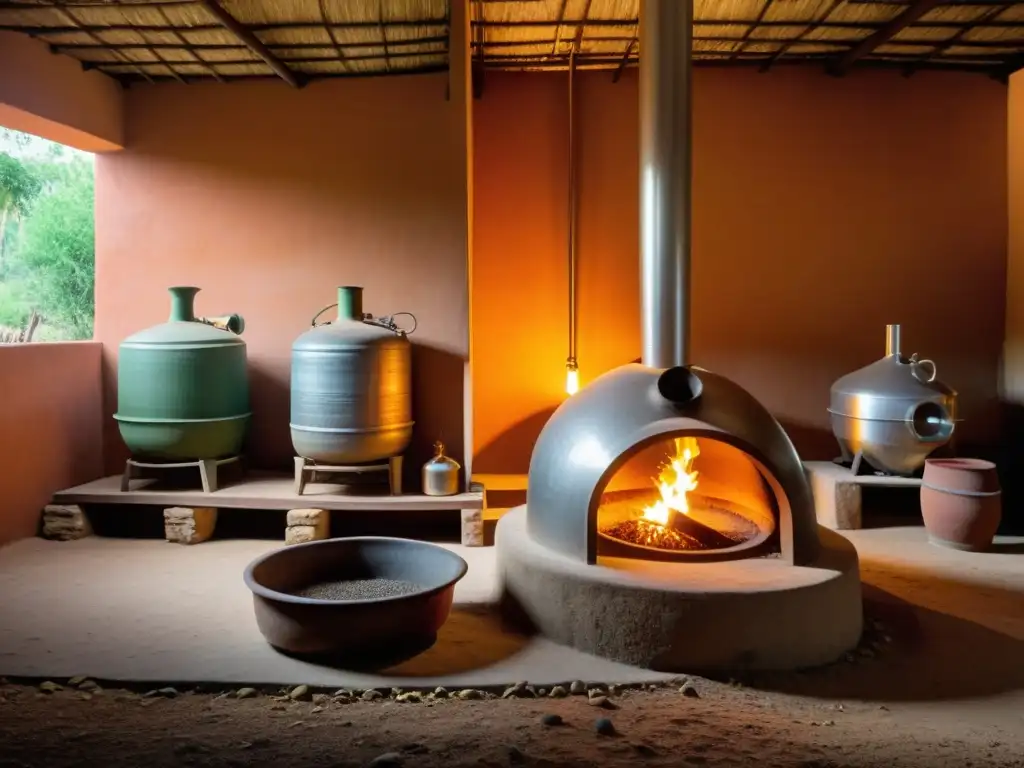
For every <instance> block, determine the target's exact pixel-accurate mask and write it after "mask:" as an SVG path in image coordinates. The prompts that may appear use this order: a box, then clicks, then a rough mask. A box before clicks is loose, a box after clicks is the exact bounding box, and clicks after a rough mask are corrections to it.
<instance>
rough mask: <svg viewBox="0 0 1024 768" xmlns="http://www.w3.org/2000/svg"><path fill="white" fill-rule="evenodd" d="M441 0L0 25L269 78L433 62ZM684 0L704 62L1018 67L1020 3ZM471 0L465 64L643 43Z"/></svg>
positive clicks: (610, 3) (170, 6)
mask: <svg viewBox="0 0 1024 768" xmlns="http://www.w3.org/2000/svg"><path fill="white" fill-rule="evenodd" d="M452 1H453V0H216V4H217V6H219V7H220V8H221V9H222V11H223V12H224V13H226V14H228V15H230V17H231V18H232V19H234V20H235V22H236V23H237V26H236V28H235V29H232V28H229V27H226V26H225V24H224V23H223V19H222V18H220V16H219V14H218V13H217V12H216V11H211V10H210V7H211V3H212V2H213V0H0V30H8V31H11V30H13V31H21V32H23V33H25V34H29V35H31V36H34V37H37V38H38V39H39V40H41V41H42V42H44V43H46V44H48V45H49V46H50V47H51V50H53V51H54V52H55V53H57V54H59V55H67V56H72V57H74V58H77V59H79V60H80V61H81V62H82V63H83V66H87V67H89V68H93V69H99V70H100V71H103V72H105V73H107V74H109V75H111V76H113V77H117V78H119V79H123V80H125V81H135V80H140V79H149V80H154V81H155V80H161V81H162V80H165V79H172V78H174V77H176V76H177V77H180V78H181V79H187V80H188V81H189V82H191V81H195V80H202V79H208V78H217V79H219V80H227V79H230V78H232V77H272V76H274V72H275V68H276V69H278V70H281V71H283V72H285V74H286V75H287V74H288V73H289V72H292V73H294V74H295V79H296V82H297V83H299V84H301V82H300V81H305V80H308V79H315V78H317V77H321V76H322V77H335V76H339V77H340V76H371V75H385V74H402V73H418V72H427V71H441V70H443V69H444V68H445V67H446V66H447V63H448V45H449V42H448V36H449V32H450V30H449V21H448V20H449V17H450V10H451V9H450V3H451V2H452ZM681 1H682V0H681ZM693 1H694V57H695V59H697V60H698V61H700V62H704V63H710V64H714V65H723V66H724V65H736V66H750V65H757V66H761V67H762V68H767V67H770V66H774V65H776V64H780V63H785V64H791V63H797V62H805V63H810V64H813V65H815V66H820V65H823V64H824V65H827V68H829V69H830V71H832V72H833V73H838V74H841V73H842V72H845V71H846V70H848V69H850V68H854V67H857V66H861V65H863V66H871V67H877V66H896V67H899V68H900V69H903V70H907V69H908V67H909V69H910V70H913V69H915V68H946V69H964V70H976V71H978V70H980V71H983V72H988V73H992V74H997V75H1000V76H1005V75H1006V74H1007V73H1008V72H1009V71H1012V70H1013V69H1016V68H1018V67H1019V66H1021V65H1022V64H1024V0H989V1H986V0H693ZM470 3H471V6H472V19H473V24H474V32H473V37H472V40H473V43H472V44H473V57H474V66H477V65H479V66H482V67H485V68H499V69H501V68H504V69H537V70H552V69H564V68H566V67H567V66H568V55H569V52H570V50H573V49H574V48H575V49H576V51H577V57H576V65H577V67H578V68H580V69H585V70H592V69H606V70H609V72H610V73H612V74H613V76H614V78H615V79H618V76H619V75H620V74H621V73H622V70H623V69H624V68H625V67H627V66H631V65H634V64H635V63H636V61H637V59H638V57H639V56H640V55H642V51H641V50H640V45H639V42H638V35H639V19H638V16H639V13H640V0H470ZM238 32H241V33H242V38H240V37H239V34H238ZM254 51H255V53H254ZM268 57H269V59H270V60H271V62H273V61H275V60H276V61H277V62H278V64H279V65H280V66H276V67H275V66H271V65H270V64H267V63H266V59H267V58H268ZM225 62H228V63H225ZM231 62H238V63H237V64H236V63H231ZM278 76H282V75H281V72H278ZM289 77H290V76H289Z"/></svg>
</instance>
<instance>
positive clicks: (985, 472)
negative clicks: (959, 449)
mask: <svg viewBox="0 0 1024 768" xmlns="http://www.w3.org/2000/svg"><path fill="white" fill-rule="evenodd" d="M1002 514H1003V496H1002V490H1001V489H1000V487H999V477H998V475H997V474H996V465H995V464H993V463H992V462H991V461H984V460H982V459H928V460H927V461H925V463H924V477H923V478H922V480H921V515H922V516H923V517H924V527H925V528H926V529H927V531H928V539H929V541H931V543H932V544H937V545H938V546H941V547H950V548H952V549H960V550H964V551H967V552H984V551H985V550H987V549H988V548H989V547H990V546H991V545H992V538H993V537H994V536H995V535H996V529H997V528H999V522H1000V519H1001V518H1002Z"/></svg>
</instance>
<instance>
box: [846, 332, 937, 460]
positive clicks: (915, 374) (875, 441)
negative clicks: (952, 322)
mask: <svg viewBox="0 0 1024 768" xmlns="http://www.w3.org/2000/svg"><path fill="white" fill-rule="evenodd" d="M937 374H938V371H937V369H936V366H935V363H934V362H932V361H931V360H921V359H919V358H918V356H917V355H916V354H913V355H911V356H910V357H905V356H904V355H902V354H901V353H900V326H898V325H887V326H886V328H885V357H883V358H882V359H881V360H877V361H875V362H874V363H872V364H871V365H868V366H865V367H864V368H861V369H860V370H857V371H854V372H853V373H849V374H847V375H846V376H843V377H842V378H841V379H838V380H837V381H836V382H835V383H834V384H833V385H832V394H831V399H830V405H829V409H828V412H829V414H831V421H832V433H833V434H834V435H835V437H836V440H838V441H839V447H840V449H841V451H842V458H843V460H844V461H845V462H848V463H849V462H853V460H854V458H855V457H856V456H857V454H858V453H859V454H860V455H861V459H862V460H864V461H866V462H867V463H868V464H869V465H870V466H871V467H872V468H874V469H875V470H877V471H879V472H884V473H886V474H890V475H904V476H906V475H913V474H914V473H915V472H917V470H919V469H920V468H921V467H922V466H923V465H924V461H925V459H926V458H928V456H929V455H930V454H931V453H932V452H933V451H935V450H936V449H937V448H939V447H941V446H943V445H945V444H946V443H948V442H949V440H950V439H951V438H952V437H953V430H954V429H955V427H956V422H957V394H956V392H955V391H954V390H953V389H951V388H950V387H948V386H946V385H945V384H943V383H942V382H941V381H939V380H938V379H937Z"/></svg>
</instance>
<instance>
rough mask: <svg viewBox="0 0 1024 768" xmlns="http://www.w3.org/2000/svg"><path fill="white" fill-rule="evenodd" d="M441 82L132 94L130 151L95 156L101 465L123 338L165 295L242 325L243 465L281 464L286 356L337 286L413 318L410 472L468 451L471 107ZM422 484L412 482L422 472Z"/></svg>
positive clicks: (111, 465) (164, 307)
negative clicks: (249, 411) (442, 446)
mask: <svg viewBox="0 0 1024 768" xmlns="http://www.w3.org/2000/svg"><path fill="white" fill-rule="evenodd" d="M446 83H447V76H446V75H444V74H441V75H429V76H409V77H392V78H377V79H365V80H363V79H353V80H332V81H322V82H316V83H313V84H311V85H309V86H307V87H306V88H304V89H302V90H293V89H291V88H288V87H287V86H286V85H284V84H283V83H277V82H273V81H268V82H253V83H234V84H231V85H230V86H223V85H219V84H216V83H212V84H193V85H188V86H179V85H176V84H167V85H163V84H161V85H158V86H141V87H137V88H132V89H131V90H130V91H128V92H127V94H126V100H125V113H126V133H127V139H128V148H127V149H126V150H124V151H123V152H119V153H116V154H111V155H106V156H102V157H99V158H97V163H96V233H97V243H96V246H97V256H96V339H97V340H99V341H101V342H103V346H104V382H105V417H104V428H105V435H106V438H107V442H106V459H107V469H108V471H118V470H119V468H120V467H121V466H123V464H121V462H122V461H123V458H124V456H125V453H124V446H123V444H122V443H121V440H120V437H119V435H118V433H117V429H116V425H115V424H114V422H113V420H112V419H111V418H110V415H111V414H112V413H113V410H114V407H115V404H116V388H115V387H116V383H115V382H116V379H115V370H116V356H117V345H118V344H119V343H120V341H121V340H122V339H123V338H124V337H125V336H128V335H129V334H131V333H133V332H134V331H137V330H140V329H142V328H145V327H148V326H150V325H153V324H156V323H160V322H163V321H165V320H166V318H167V312H168V299H167V293H166V288H167V287H168V286H171V285H197V286H200V287H201V288H202V291H201V292H200V294H199V296H198V298H197V304H196V308H197V312H199V313H202V314H222V313H227V312H239V313H241V314H242V315H243V316H244V317H245V318H246V330H245V334H244V336H243V338H244V339H245V340H246V342H247V344H248V355H249V368H250V378H251V382H252V407H253V412H254V416H253V429H252V435H251V439H250V458H251V460H252V463H253V464H254V465H255V466H257V467H272V468H281V469H290V467H291V456H292V447H291V441H290V437H289V430H288V420H289V356H290V353H291V345H292V342H293V341H294V340H295V338H296V337H297V336H298V335H299V334H301V333H303V332H304V331H305V330H306V329H308V328H309V324H310V319H311V318H312V317H313V315H314V314H315V313H316V312H317V311H318V310H319V309H320V308H321V307H323V306H325V305H328V304H331V303H333V302H334V301H335V296H336V286H338V285H362V286H364V287H365V294H364V309H365V311H367V312H372V313H373V314H375V315H385V314H391V313H394V312H399V311H408V312H413V313H414V314H415V315H416V317H417V319H418V321H419V327H418V330H417V331H416V333H415V334H414V335H413V336H412V340H413V342H414V350H415V351H414V356H413V368H414V385H415V396H414V403H413V407H414V417H415V418H416V420H417V427H416V431H415V435H414V445H413V448H412V450H411V451H410V454H409V456H408V460H407V462H406V464H407V468H408V474H409V476H410V477H409V479H410V480H411V479H412V478H413V476H417V475H418V469H419V466H420V464H421V463H422V461H424V460H426V458H428V456H429V453H430V446H431V444H432V443H433V441H434V440H436V439H437V438H438V437H443V438H444V440H445V442H446V444H448V446H449V449H450V452H451V454H452V455H453V456H455V457H456V458H460V459H461V458H462V453H463V450H462V449H463V439H462V436H463V426H464V424H463V419H464V415H463V383H464V368H465V361H466V358H467V356H468V353H469V349H468V346H469V344H468V328H467V323H468V303H469V299H468V287H467V279H468V278H467V248H468V243H467V239H468V227H467V204H466V173H467V170H466V156H465V147H466V128H465V120H466V118H465V106H464V104H460V103H459V101H458V100H457V99H452V100H446V99H445V90H446ZM417 484H418V480H417Z"/></svg>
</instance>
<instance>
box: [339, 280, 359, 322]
mask: <svg viewBox="0 0 1024 768" xmlns="http://www.w3.org/2000/svg"><path fill="white" fill-rule="evenodd" d="M338 319H339V320H362V319H363V289H362V287H361V286H358V285H341V286H338Z"/></svg>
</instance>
